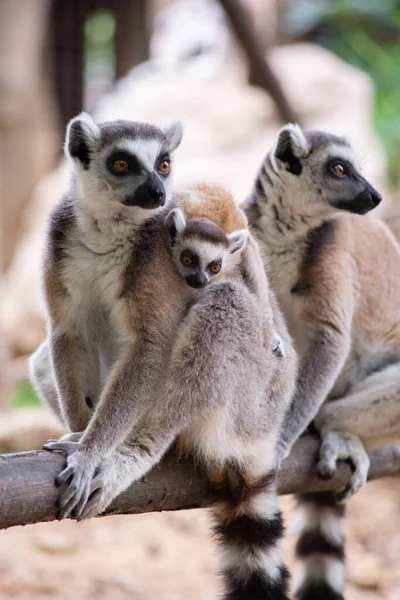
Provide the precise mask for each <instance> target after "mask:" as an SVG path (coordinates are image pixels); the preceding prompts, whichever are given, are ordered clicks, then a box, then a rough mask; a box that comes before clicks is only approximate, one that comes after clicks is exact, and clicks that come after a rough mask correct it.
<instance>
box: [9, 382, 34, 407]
mask: <svg viewBox="0 0 400 600" xmlns="http://www.w3.org/2000/svg"><path fill="white" fill-rule="evenodd" d="M39 404H40V401H39V398H38V397H37V396H36V394H35V391H34V389H33V387H32V386H31V384H30V382H29V381H28V380H27V379H21V381H19V382H18V384H17V386H16V388H15V390H14V393H13V394H12V396H11V399H10V406H11V407H12V408H24V407H26V406H37V405H39Z"/></svg>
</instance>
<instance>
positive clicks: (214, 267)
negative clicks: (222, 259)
mask: <svg viewBox="0 0 400 600" xmlns="http://www.w3.org/2000/svg"><path fill="white" fill-rule="evenodd" d="M220 270H221V265H217V264H215V265H211V267H210V271H211V273H214V275H215V274H216V273H219V272H220Z"/></svg>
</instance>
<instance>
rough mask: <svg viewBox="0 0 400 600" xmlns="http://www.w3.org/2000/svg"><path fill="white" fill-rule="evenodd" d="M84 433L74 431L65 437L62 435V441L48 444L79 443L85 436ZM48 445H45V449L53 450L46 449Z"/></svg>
mask: <svg viewBox="0 0 400 600" xmlns="http://www.w3.org/2000/svg"><path fill="white" fill-rule="evenodd" d="M83 434H84V431H74V432H72V433H66V434H65V435H62V436H61V437H60V439H58V440H53V439H51V440H47V444H50V443H53V442H79V440H80V439H81V437H82V436H83ZM47 444H45V445H44V446H43V448H44V449H45V450H51V448H46V447H45V446H47ZM60 452H61V450H60Z"/></svg>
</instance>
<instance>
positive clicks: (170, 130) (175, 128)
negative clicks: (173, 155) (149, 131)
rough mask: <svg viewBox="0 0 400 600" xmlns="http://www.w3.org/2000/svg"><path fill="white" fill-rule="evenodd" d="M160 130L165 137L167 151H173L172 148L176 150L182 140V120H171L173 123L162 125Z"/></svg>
mask: <svg viewBox="0 0 400 600" xmlns="http://www.w3.org/2000/svg"><path fill="white" fill-rule="evenodd" d="M161 131H162V132H163V134H164V135H165V137H166V138H167V142H168V147H169V151H170V152H173V151H174V150H176V149H177V147H178V146H179V144H180V143H181V141H182V135H183V123H182V121H173V123H169V124H168V125H164V126H163V127H161Z"/></svg>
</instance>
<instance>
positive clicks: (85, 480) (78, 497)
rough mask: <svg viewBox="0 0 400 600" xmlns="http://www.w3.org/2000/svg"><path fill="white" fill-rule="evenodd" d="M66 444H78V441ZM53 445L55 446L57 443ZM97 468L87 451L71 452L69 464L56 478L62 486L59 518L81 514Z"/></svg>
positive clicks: (59, 500)
mask: <svg viewBox="0 0 400 600" xmlns="http://www.w3.org/2000/svg"><path fill="white" fill-rule="evenodd" d="M60 443H62V442H60ZM65 444H69V445H71V444H74V446H75V447H76V446H77V442H65ZM51 445H52V446H53V447H54V446H55V445H56V444H55V443H54V444H51ZM95 470H96V463H95V462H94V461H93V460H92V458H91V457H88V455H87V454H86V453H84V452H80V451H79V450H76V451H74V452H72V453H71V452H70V453H69V455H68V458H67V466H66V467H65V469H64V470H63V471H61V473H60V475H59V476H58V477H57V478H56V485H57V486H58V487H59V488H60V495H59V497H58V500H57V506H58V515H57V518H58V519H59V520H62V519H67V518H68V517H71V516H74V517H78V516H79V515H80V513H81V511H82V509H83V507H84V506H85V505H86V503H87V501H88V498H89V496H90V491H91V484H92V479H93V476H94V474H95Z"/></svg>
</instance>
